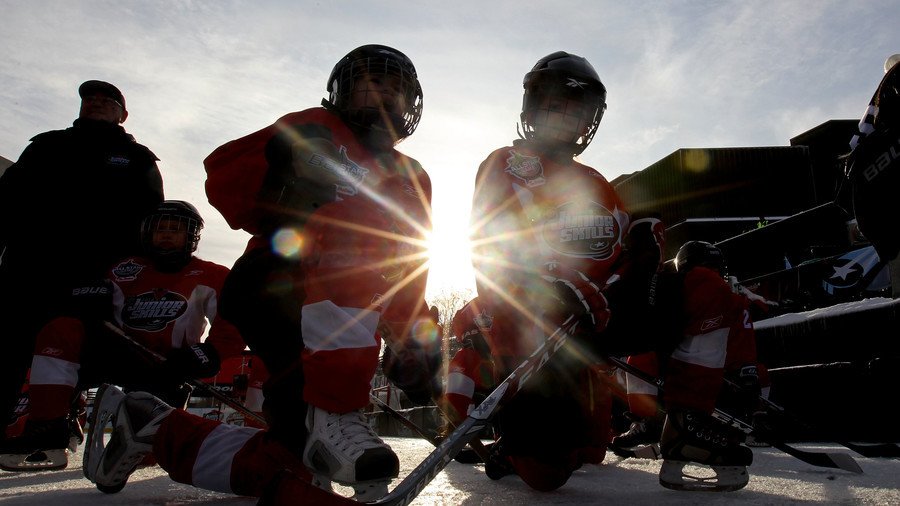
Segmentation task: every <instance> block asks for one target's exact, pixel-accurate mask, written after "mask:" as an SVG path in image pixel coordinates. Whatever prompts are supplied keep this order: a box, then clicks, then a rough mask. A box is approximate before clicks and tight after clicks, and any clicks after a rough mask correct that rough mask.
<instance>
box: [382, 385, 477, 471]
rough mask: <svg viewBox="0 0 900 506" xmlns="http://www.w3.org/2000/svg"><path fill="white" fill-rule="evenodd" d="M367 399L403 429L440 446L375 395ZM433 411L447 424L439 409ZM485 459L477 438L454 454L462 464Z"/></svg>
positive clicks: (433, 438)
mask: <svg viewBox="0 0 900 506" xmlns="http://www.w3.org/2000/svg"><path fill="white" fill-rule="evenodd" d="M369 397H370V398H371V400H372V402H373V403H374V404H375V405H376V406H378V407H379V408H380V409H381V410H382V411H384V412H385V413H387V414H389V415H391V416H393V417H394V418H396V419H397V421H399V422H400V423H401V424H403V425H404V426H405V427H407V428H409V429H411V430H412V431H413V432H415V433H416V434H418V435H419V436H421V437H422V438H423V439H425V440H426V441H428V442H429V443H431V444H432V445H434V446H435V447H437V446H438V445H440V444H441V440H440V439H438V437H437V435H436V434H434V433H432V432H431V431H426V430H425V429H424V428H422V427H420V426H419V425H417V424H416V423H415V422H413V421H412V420H410V419H409V418H408V417H406V416H405V415H404V414H403V413H401V412H399V411H397V410H396V409H394V408H392V407H391V406H390V405H388V403H386V402H384V401H383V400H381V399H380V398H379V397H378V396H377V395H375V394H369ZM435 409H437V410H438V412H439V413H440V414H441V416H442V417H443V418H444V419H445V420H448V423H449V419H448V418H447V415H446V414H445V413H443V412H441V411H440V408H438V407H437V406H435ZM453 428H454V429H455V428H456V427H455V426H454V427H453ZM467 452H468V453H467ZM487 458H488V449H487V447H486V446H485V445H484V443H482V442H481V440H479V439H478V438H474V439H472V440H471V441H469V449H466V448H463V449H462V450H460V452H459V453H457V454H456V457H455V459H456V461H457V462H460V463H463V464H477V463H481V462H485V461H487Z"/></svg>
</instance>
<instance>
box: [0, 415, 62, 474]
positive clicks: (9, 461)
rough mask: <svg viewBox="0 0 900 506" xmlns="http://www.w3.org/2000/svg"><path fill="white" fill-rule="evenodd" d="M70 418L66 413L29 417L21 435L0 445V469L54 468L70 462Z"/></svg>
mask: <svg viewBox="0 0 900 506" xmlns="http://www.w3.org/2000/svg"><path fill="white" fill-rule="evenodd" d="M70 444H71V443H70V441H69V422H68V420H67V419H66V417H60V418H54V419H52V420H28V421H26V422H25V428H24V430H23V431H22V435H21V436H18V437H14V438H10V439H9V440H7V441H6V442H5V443H4V444H3V446H2V448H0V469H3V470H5V471H13V472H23V471H53V470H56V469H64V468H65V467H66V466H68V465H69V453H70V451H72V452H74V451H75V449H76V448H78V445H77V444H76V445H75V446H74V448H70Z"/></svg>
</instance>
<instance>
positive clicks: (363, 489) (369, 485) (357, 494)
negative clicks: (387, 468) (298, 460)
mask: <svg viewBox="0 0 900 506" xmlns="http://www.w3.org/2000/svg"><path fill="white" fill-rule="evenodd" d="M390 483H391V480H390V479H387V480H375V481H358V482H347V481H343V480H334V479H333V478H330V477H328V476H327V475H324V474H319V473H316V474H313V477H312V484H313V485H314V486H316V487H318V488H320V489H322V490H325V491H326V492H330V493H332V494H336V495H339V496H341V497H346V498H348V499H354V500H356V501H359V502H373V501H377V500H378V499H381V498H382V497H384V496H386V495H387V493H388V485H389V484H390Z"/></svg>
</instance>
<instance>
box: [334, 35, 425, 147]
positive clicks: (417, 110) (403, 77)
mask: <svg viewBox="0 0 900 506" xmlns="http://www.w3.org/2000/svg"><path fill="white" fill-rule="evenodd" d="M366 76H369V77H378V76H394V77H396V78H398V79H399V80H400V86H399V88H400V90H401V94H402V95H403V98H404V103H405V105H406V108H405V110H404V111H402V112H400V113H393V112H388V111H384V110H380V111H375V110H365V109H363V110H358V111H351V110H350V103H351V95H352V94H353V92H354V87H355V85H356V83H357V81H358V80H359V79H360V78H362V77H366ZM327 91H328V92H329V96H328V100H329V101H330V102H331V103H332V104H333V105H334V106H335V107H336V108H337V109H338V111H340V112H341V114H342V115H343V116H344V118H345V119H346V120H347V121H348V122H350V123H351V124H353V125H354V126H358V127H362V128H366V129H373V128H375V129H377V128H382V129H387V130H389V133H390V135H391V136H392V137H393V139H394V142H395V143H396V142H399V141H401V140H403V139H405V138H406V137H409V136H410V135H412V133H413V132H414V131H415V130H416V127H417V126H418V125H419V120H420V119H421V118H422V105H423V100H422V86H421V85H420V84H419V79H418V77H417V75H416V69H415V67H414V66H413V64H412V61H410V60H409V58H407V57H406V55H404V54H403V53H401V52H399V51H397V50H396V49H392V48H389V47H387V46H379V45H369V46H362V47H359V48H357V49H354V50H353V51H351V52H350V54H348V55H347V56H345V57H344V58H342V59H341V61H339V62H338V64H337V65H335V67H334V70H332V71H331V77H329V79H328V89H327ZM357 91H363V90H357Z"/></svg>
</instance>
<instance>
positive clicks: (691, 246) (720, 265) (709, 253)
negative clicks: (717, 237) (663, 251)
mask: <svg viewBox="0 0 900 506" xmlns="http://www.w3.org/2000/svg"><path fill="white" fill-rule="evenodd" d="M697 266H700V267H706V268H709V269H712V270H714V271H718V273H719V274H721V275H722V276H725V275H726V273H727V272H728V269H727V267H726V264H725V254H724V253H722V250H721V249H719V247H718V246H716V245H715V244H712V243H709V242H706V241H688V242H686V243H684V244H683V245H682V246H681V248H679V249H678V253H677V254H676V255H675V269H676V270H677V271H678V272H687V271H689V270H691V269H693V268H694V267H697Z"/></svg>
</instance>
